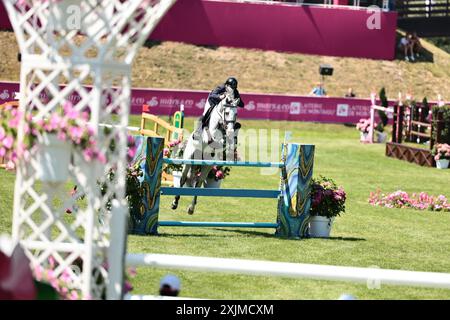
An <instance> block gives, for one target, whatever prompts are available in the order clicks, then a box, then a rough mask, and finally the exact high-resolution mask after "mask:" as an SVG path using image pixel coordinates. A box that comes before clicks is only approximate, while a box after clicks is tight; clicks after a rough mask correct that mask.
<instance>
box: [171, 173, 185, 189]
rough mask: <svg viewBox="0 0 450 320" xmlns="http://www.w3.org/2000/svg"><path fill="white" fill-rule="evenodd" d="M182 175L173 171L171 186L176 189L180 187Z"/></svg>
mask: <svg viewBox="0 0 450 320" xmlns="http://www.w3.org/2000/svg"><path fill="white" fill-rule="evenodd" d="M182 174H183V172H182V171H173V172H172V176H173V186H174V187H176V188H179V187H180V181H181V175H182Z"/></svg>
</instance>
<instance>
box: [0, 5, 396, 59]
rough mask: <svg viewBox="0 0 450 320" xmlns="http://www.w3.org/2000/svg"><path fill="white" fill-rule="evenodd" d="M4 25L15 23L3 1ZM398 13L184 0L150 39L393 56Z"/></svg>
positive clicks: (0, 22) (0, 18)
mask: <svg viewBox="0 0 450 320" xmlns="http://www.w3.org/2000/svg"><path fill="white" fill-rule="evenodd" d="M0 29H8V30H11V25H10V22H9V19H8V16H7V14H6V11H5V8H4V7H3V4H2V1H0ZM396 29H397V12H394V11H392V12H384V11H381V10H380V11H378V12H375V13H374V12H373V11H368V10H367V9H366V8H361V9H355V8H350V7H339V6H338V7H328V8H326V7H323V6H308V5H300V4H295V3H292V4H287V3H281V2H270V3H261V2H259V3H251V2H241V1H225V0H221V1H215V0H178V1H177V2H176V3H175V5H174V6H173V7H172V8H171V9H170V11H169V12H168V13H167V14H166V16H165V17H164V18H163V19H162V20H161V22H160V24H159V25H158V26H157V27H156V29H155V30H154V31H153V33H152V34H151V35H150V38H151V39H153V40H161V41H179V42H186V43H192V44H197V45H212V46H228V47H239V48H255V49H262V50H275V51H285V52H299V53H307V54H318V55H328V56H340V57H357V58H371V59H387V60H392V59H394V56H395V35H396Z"/></svg>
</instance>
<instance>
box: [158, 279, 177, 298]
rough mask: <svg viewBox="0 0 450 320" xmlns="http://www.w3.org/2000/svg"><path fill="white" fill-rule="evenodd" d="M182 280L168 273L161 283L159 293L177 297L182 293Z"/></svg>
mask: <svg viewBox="0 0 450 320" xmlns="http://www.w3.org/2000/svg"><path fill="white" fill-rule="evenodd" d="M180 289H181V282H180V279H179V278H178V277H177V276H175V275H173V274H168V275H166V276H164V277H163V278H162V279H161V281H160V283H159V295H160V296H171V297H177V296H178V294H179V293H180Z"/></svg>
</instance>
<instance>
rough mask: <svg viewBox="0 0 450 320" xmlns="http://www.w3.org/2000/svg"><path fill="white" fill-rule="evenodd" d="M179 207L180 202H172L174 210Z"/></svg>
mask: <svg viewBox="0 0 450 320" xmlns="http://www.w3.org/2000/svg"><path fill="white" fill-rule="evenodd" d="M177 208H178V203H174V202H172V210H176V209H177Z"/></svg>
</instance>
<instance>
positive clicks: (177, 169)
mask: <svg viewBox="0 0 450 320" xmlns="http://www.w3.org/2000/svg"><path fill="white" fill-rule="evenodd" d="M185 147H186V142H184V141H181V140H174V141H171V142H170V143H169V145H168V147H167V148H164V151H163V156H164V157H165V158H173V159H182V158H183V152H184V148H185ZM182 171H183V165H181V164H173V163H169V164H164V167H163V172H164V173H166V174H168V175H172V176H173V186H174V187H177V188H178V187H180V180H181V174H182Z"/></svg>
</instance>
